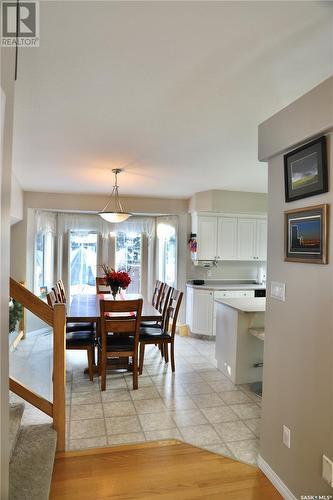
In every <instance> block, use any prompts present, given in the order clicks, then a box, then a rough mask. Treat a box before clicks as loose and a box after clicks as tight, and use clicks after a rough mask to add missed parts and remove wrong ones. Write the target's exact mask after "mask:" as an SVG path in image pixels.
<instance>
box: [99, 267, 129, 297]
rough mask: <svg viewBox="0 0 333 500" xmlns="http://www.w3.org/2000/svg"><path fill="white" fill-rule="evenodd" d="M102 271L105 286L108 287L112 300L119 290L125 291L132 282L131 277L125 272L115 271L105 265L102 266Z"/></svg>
mask: <svg viewBox="0 0 333 500" xmlns="http://www.w3.org/2000/svg"><path fill="white" fill-rule="evenodd" d="M102 269H103V272H104V280H105V284H106V285H109V287H110V288H111V292H112V295H113V298H114V299H115V298H116V295H117V293H119V289H120V288H122V289H123V290H125V289H126V288H127V287H128V286H129V284H130V283H131V281H132V280H131V277H130V275H129V274H128V273H127V272H126V271H115V270H114V269H112V268H110V267H109V266H106V265H105V264H104V265H103V266H102Z"/></svg>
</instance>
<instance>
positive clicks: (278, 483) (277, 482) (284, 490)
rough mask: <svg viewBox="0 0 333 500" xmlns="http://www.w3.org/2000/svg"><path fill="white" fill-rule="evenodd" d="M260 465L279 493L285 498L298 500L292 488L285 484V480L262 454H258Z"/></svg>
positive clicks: (286, 499)
mask: <svg viewBox="0 0 333 500" xmlns="http://www.w3.org/2000/svg"><path fill="white" fill-rule="evenodd" d="M258 467H259V469H260V470H261V471H262V472H263V473H264V474H265V476H266V477H267V478H268V479H269V480H270V482H271V483H272V484H273V485H274V486H275V488H276V489H277V490H278V492H279V493H281V495H282V496H283V498H284V499H285V500H297V498H296V497H295V495H294V494H293V493H292V492H291V491H290V489H289V488H288V487H287V486H286V485H285V484H284V482H283V481H282V480H281V479H280V478H279V476H278V475H277V474H276V472H274V471H273V469H272V468H271V467H270V466H269V465H268V463H267V462H265V460H264V459H263V458H262V456H261V455H259V456H258Z"/></svg>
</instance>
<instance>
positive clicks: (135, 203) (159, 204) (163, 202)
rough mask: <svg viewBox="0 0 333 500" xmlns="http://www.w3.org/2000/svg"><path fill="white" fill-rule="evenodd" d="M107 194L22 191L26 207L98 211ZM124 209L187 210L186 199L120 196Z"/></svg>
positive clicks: (152, 212) (147, 210)
mask: <svg viewBox="0 0 333 500" xmlns="http://www.w3.org/2000/svg"><path fill="white" fill-rule="evenodd" d="M108 200H109V197H108V196H100V195H92V194H61V193H35V192H29V191H26V192H25V193H24V206H25V207H26V208H43V209H52V210H67V211H83V212H98V211H99V210H102V208H103V207H104V206H105V205H106V203H107V202H108ZM121 203H122V205H123V207H124V210H128V211H129V212H135V213H143V214H179V213H184V212H187V208H188V200H181V199H170V198H144V197H139V196H136V197H135V196H128V197H126V196H125V197H123V196H122V197H121Z"/></svg>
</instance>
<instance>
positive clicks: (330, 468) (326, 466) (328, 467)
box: [322, 455, 333, 488]
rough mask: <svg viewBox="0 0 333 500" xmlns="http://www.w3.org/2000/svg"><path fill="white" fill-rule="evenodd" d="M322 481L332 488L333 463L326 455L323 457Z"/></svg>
mask: <svg viewBox="0 0 333 500" xmlns="http://www.w3.org/2000/svg"><path fill="white" fill-rule="evenodd" d="M322 475H323V479H325V481H326V482H327V483H328V484H329V485H330V486H332V488H333V462H332V460H330V459H329V458H328V457H327V456H326V455H323V471H322Z"/></svg>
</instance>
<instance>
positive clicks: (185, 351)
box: [10, 333, 260, 464]
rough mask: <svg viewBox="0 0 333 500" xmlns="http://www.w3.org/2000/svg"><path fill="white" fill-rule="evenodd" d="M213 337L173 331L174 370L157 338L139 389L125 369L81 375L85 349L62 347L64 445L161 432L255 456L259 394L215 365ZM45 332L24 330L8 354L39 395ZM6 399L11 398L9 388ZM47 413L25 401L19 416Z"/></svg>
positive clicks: (46, 391)
mask: <svg viewBox="0 0 333 500" xmlns="http://www.w3.org/2000/svg"><path fill="white" fill-rule="evenodd" d="M214 350H215V343H214V342H212V341H208V340H201V339H196V338H191V337H179V336H177V338H176V372H175V373H174V374H172V372H171V368H170V366H168V365H166V364H165V363H164V361H162V360H161V356H160V353H159V350H158V349H157V348H156V347H155V346H148V348H146V356H145V367H144V373H143V375H142V376H141V377H139V389H138V390H137V391H133V390H132V377H131V374H130V373H126V372H123V373H119V372H118V373H113V374H110V375H108V376H107V390H106V391H105V392H101V391H100V387H99V380H98V378H97V377H96V378H95V379H94V382H90V381H89V379H88V377H87V376H86V375H84V373H83V369H84V367H85V366H86V355H85V353H84V352H81V351H69V352H68V353H67V394H66V403H67V406H66V409H67V414H66V418H67V448H68V449H70V450H74V449H82V448H89V447H99V446H111V445H118V444H123V443H137V442H143V441H150V440H159V439H180V440H183V441H185V442H187V443H191V444H193V445H196V446H199V447H202V448H205V449H208V450H211V451H214V452H216V453H220V454H223V455H227V456H231V457H233V458H236V459H238V460H241V461H244V462H248V463H253V464H254V463H256V460H257V455H258V447H259V433H260V399H258V398H257V396H255V395H254V394H253V393H251V392H250V390H249V388H248V386H235V385H234V384H232V383H231V382H230V381H229V380H228V379H227V378H226V377H225V376H224V375H223V374H222V373H221V372H220V371H219V370H217V369H216V363H215V357H214ZM51 353H52V346H51V335H50V334H47V333H44V334H39V335H30V336H28V338H27V339H26V340H24V341H22V342H21V343H20V344H19V346H18V348H17V349H16V350H15V351H14V352H12V353H11V355H10V366H11V374H12V375H13V376H15V377H16V378H17V379H18V380H21V381H22V382H25V383H26V384H27V385H28V386H29V387H31V388H32V389H34V390H36V391H37V392H39V393H40V394H41V395H43V396H44V397H48V398H49V397H50V393H51V371H52V354H51ZM12 399H17V397H16V396H14V395H12ZM47 420H48V417H47V416H45V415H44V414H42V413H41V412H39V411H38V410H36V409H34V408H33V407H31V406H30V405H28V404H26V410H25V412H24V418H23V423H40V422H43V421H47Z"/></svg>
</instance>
